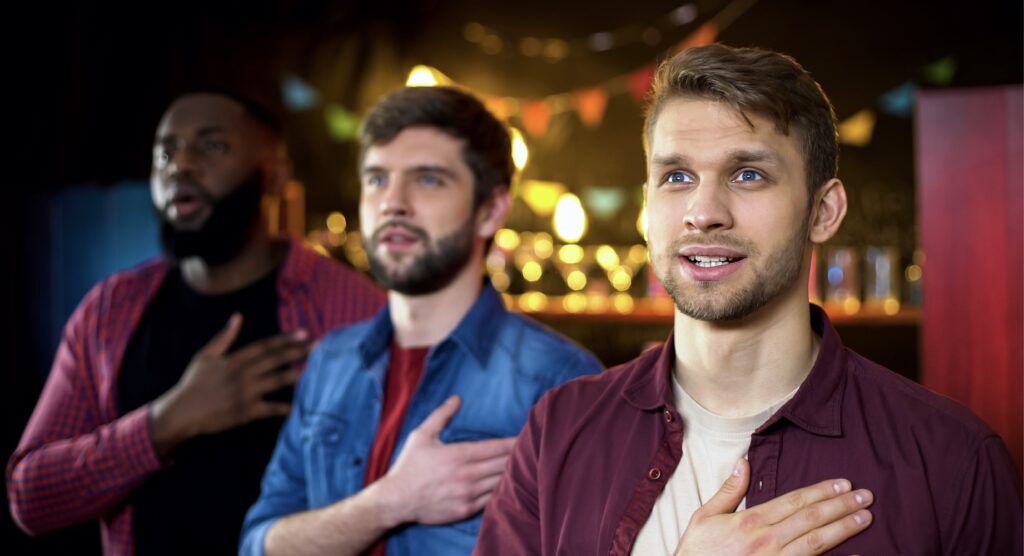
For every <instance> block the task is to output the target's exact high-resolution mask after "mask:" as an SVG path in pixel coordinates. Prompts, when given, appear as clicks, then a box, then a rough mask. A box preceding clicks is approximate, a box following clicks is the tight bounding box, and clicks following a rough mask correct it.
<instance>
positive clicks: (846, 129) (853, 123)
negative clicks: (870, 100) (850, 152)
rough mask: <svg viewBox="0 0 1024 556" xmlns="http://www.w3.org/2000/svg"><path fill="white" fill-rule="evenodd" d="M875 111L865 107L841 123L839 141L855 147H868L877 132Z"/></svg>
mask: <svg viewBox="0 0 1024 556" xmlns="http://www.w3.org/2000/svg"><path fill="white" fill-rule="evenodd" d="M876 119H877V118H876V117H875V111H874V110H872V109H870V108H865V109H864V110H861V111H860V112H857V113H856V114H854V115H852V116H850V117H849V118H847V119H846V120H844V121H842V122H840V123H839V142H840V143H842V144H844V145H852V146H854V147H866V146H867V145H868V144H869V143H871V136H872V135H873V134H874V132H875V120H876Z"/></svg>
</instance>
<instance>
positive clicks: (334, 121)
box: [324, 103, 359, 142]
mask: <svg viewBox="0 0 1024 556" xmlns="http://www.w3.org/2000/svg"><path fill="white" fill-rule="evenodd" d="M324 121H326V122H327V132H328V133H330V135H331V138H332V139H334V140H335V141H339V142H346V141H352V140H353V139H355V138H356V137H357V136H358V135H359V116H356V115H355V114H353V113H352V112H349V111H348V110H346V109H344V108H342V107H341V106H338V105H337V104H334V103H330V104H328V105H327V108H326V109H325V110H324Z"/></svg>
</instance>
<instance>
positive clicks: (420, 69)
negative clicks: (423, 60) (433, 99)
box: [405, 65, 452, 87]
mask: <svg viewBox="0 0 1024 556" xmlns="http://www.w3.org/2000/svg"><path fill="white" fill-rule="evenodd" d="M451 82H452V80H451V79H449V78H448V76H446V75H445V74H443V73H441V72H440V71H438V70H437V69H436V68H432V67H430V66H424V65H417V66H413V68H412V70H410V71H409V77H408V78H407V79H406V80H405V86H406V87H436V86H438V85H451Z"/></svg>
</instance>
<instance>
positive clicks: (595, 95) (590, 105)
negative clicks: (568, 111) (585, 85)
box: [574, 87, 608, 127]
mask: <svg viewBox="0 0 1024 556" xmlns="http://www.w3.org/2000/svg"><path fill="white" fill-rule="evenodd" d="M574 95H575V97H576V113H577V114H579V117H580V121H581V122H583V125H585V126H587V127H597V126H599V125H601V120H603V119H604V111H605V108H607V107H608V91H606V90H605V89H604V87H593V88H591V89H583V90H581V91H576V92H575V93H574Z"/></svg>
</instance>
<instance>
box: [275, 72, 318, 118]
mask: <svg viewBox="0 0 1024 556" xmlns="http://www.w3.org/2000/svg"><path fill="white" fill-rule="evenodd" d="M281 100H282V101H283V102H284V105H285V107H286V108H288V109H289V110H292V111H295V112H300V111H302V110H309V109H311V108H316V106H317V105H318V104H320V93H319V92H317V90H316V89H314V88H313V86H312V85H310V84H309V83H306V82H305V81H303V80H302V79H301V78H299V77H298V76H296V75H294V74H291V73H289V74H287V75H285V76H284V79H283V80H282V81H281Z"/></svg>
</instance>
